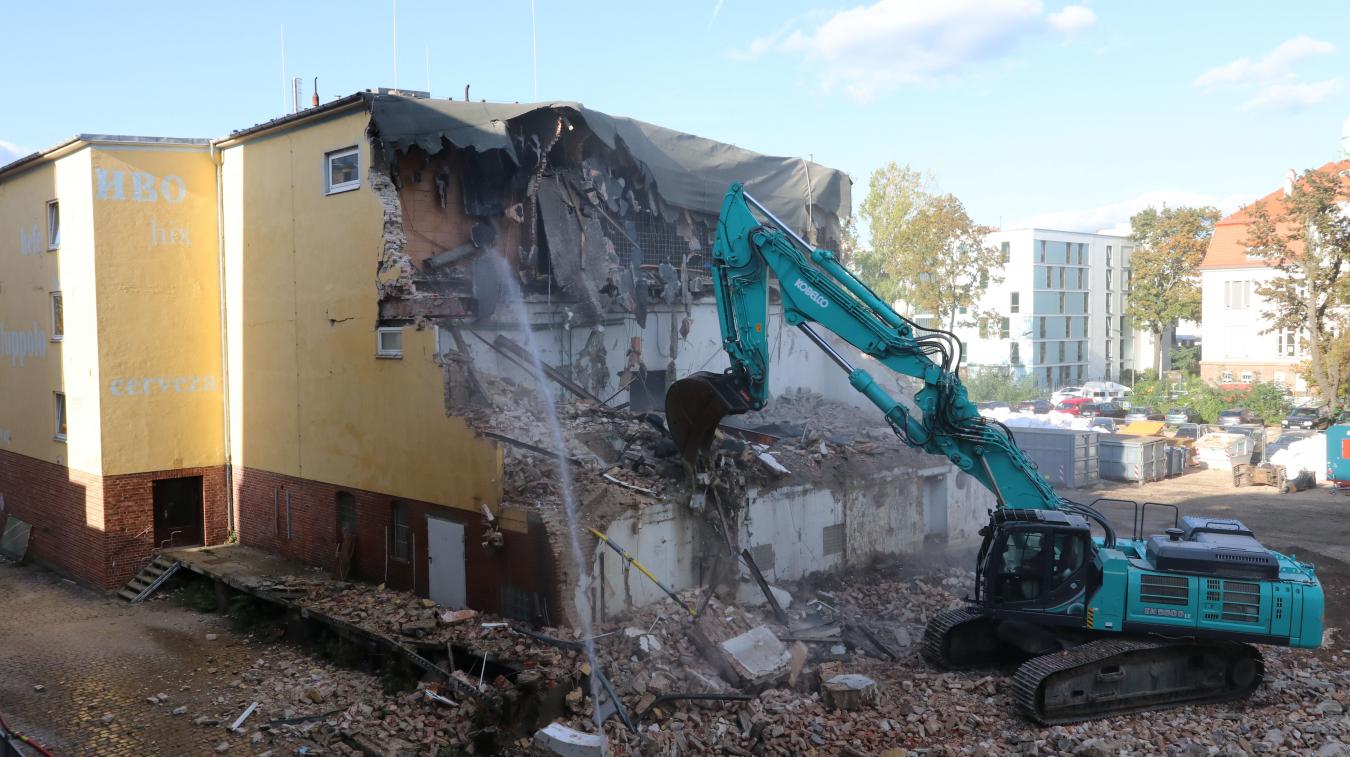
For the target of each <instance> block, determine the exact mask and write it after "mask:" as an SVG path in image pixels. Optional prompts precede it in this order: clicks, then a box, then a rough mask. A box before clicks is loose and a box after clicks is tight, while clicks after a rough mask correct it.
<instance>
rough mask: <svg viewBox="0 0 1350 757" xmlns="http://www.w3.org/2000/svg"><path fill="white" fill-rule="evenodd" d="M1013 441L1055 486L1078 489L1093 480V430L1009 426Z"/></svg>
mask: <svg viewBox="0 0 1350 757" xmlns="http://www.w3.org/2000/svg"><path fill="white" fill-rule="evenodd" d="M1010 430H1011V431H1012V434H1013V440H1014V441H1016V442H1017V446H1018V447H1020V448H1021V449H1022V452H1023V453H1025V454H1026V456H1027V457H1029V458H1031V461H1032V462H1034V463H1035V464H1036V468H1037V469H1039V470H1040V472H1041V475H1042V476H1044V477H1045V480H1047V481H1049V482H1050V483H1052V484H1054V485H1056V486H1066V487H1069V488H1070V489H1082V488H1084V487H1088V486H1092V485H1094V484H1096V483H1097V480H1098V473H1097V437H1099V436H1104V434H1100V433H1098V432H1096V431H1087V430H1080V429H1058V428H1012V429H1010Z"/></svg>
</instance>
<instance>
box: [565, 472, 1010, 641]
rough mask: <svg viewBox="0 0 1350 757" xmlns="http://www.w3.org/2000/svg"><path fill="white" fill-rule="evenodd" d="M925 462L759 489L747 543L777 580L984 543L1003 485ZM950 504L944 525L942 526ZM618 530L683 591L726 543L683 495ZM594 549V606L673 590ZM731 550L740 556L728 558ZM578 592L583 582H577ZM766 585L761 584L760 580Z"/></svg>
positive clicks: (628, 604) (606, 607)
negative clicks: (982, 534)
mask: <svg viewBox="0 0 1350 757" xmlns="http://www.w3.org/2000/svg"><path fill="white" fill-rule="evenodd" d="M933 462H934V464H933V466H931V467H929V468H924V469H921V470H915V469H912V468H909V467H904V466H900V467H895V468H893V469H882V470H880V471H871V472H869V473H868V474H867V475H862V474H858V475H851V474H849V473H841V475H840V476H839V477H838V478H837V480H834V481H832V482H829V483H797V484H790V485H782V486H776V487H763V488H759V489H753V490H751V491H750V492H749V497H750V499H749V504H748V507H747V510H746V513H745V515H744V517H743V519H742V524H741V535H740V543H741V544H742V545H743V546H744V547H745V548H747V549H749V550H750V552H751V554H752V555H754V556H755V560H756V562H757V563H758V564H759V566H760V569H761V570H762V571H763V573H764V575H765V577H766V578H767V579H768V580H769V581H770V582H775V581H793V580H797V579H800V578H803V577H805V576H807V575H810V574H812V573H817V572H825V573H829V572H837V571H841V570H848V569H853V568H859V567H862V566H865V565H866V564H867V563H868V562H870V561H872V560H875V559H878V558H886V557H895V556H899V555H913V554H917V553H920V552H923V551H924V550H928V549H953V548H967V547H970V546H973V545H974V544H976V543H978V540H979V529H980V528H981V527H982V526H984V525H985V524H986V523H987V522H988V516H987V512H988V510H989V509H991V508H993V506H994V500H993V495H992V494H990V493H989V492H988V491H987V490H986V489H984V488H983V487H981V486H979V485H978V484H977V483H975V481H974V480H973V479H971V478H970V477H969V476H966V475H965V474H963V473H960V472H959V471H957V470H956V469H955V467H953V466H952V465H950V464H948V463H945V462H943V461H942V460H940V459H938V458H934V459H933ZM934 512H941V514H942V523H943V524H944V525H943V531H942V532H941V533H932V532H931V531H930V528H929V524H930V523H932V514H933V513H934ZM608 534H609V535H610V537H611V538H613V539H614V540H615V541H616V542H618V543H619V544H620V545H622V546H623V547H624V548H625V549H627V550H628V551H629V553H631V554H632V555H633V556H634V557H635V558H637V560H638V561H639V562H641V563H642V564H643V565H645V566H646V567H647V568H648V569H650V570H651V571H652V572H653V573H654V574H655V575H656V576H657V577H658V578H659V579H661V581H663V582H664V583H666V585H668V586H670V587H671V588H672V589H674V590H676V591H683V590H686V589H691V588H694V587H698V586H701V585H703V584H704V583H705V582H706V574H707V573H710V572H711V571H712V564H713V560H714V559H715V557H714V556H715V555H716V554H718V553H719V552H721V553H723V554H725V552H726V548H725V546H724V545H723V544H722V543H721V542H720V541H718V537H716V535H715V534H713V533H712V532H710V531H708V530H707V529H706V527H705V526H704V522H703V520H702V518H701V516H699V515H697V514H695V513H693V512H691V511H690V510H689V509H688V507H687V506H686V505H685V504H684V503H683V502H679V503H676V502H663V503H652V504H650V505H648V506H645V507H643V508H641V509H639V510H637V511H636V512H633V513H631V514H629V515H625V516H624V517H622V518H619V519H617V520H615V521H614V522H612V523H611V524H610V525H609V528H608ZM602 551H603V550H599V549H597V550H596V552H595V553H594V555H593V556H592V558H591V563H590V565H591V576H592V584H593V589H592V597H591V600H592V601H591V606H592V609H593V612H594V613H595V614H596V616H597V617H601V616H602V614H603V616H615V615H620V614H622V613H624V612H627V611H629V610H631V609H633V608H635V607H640V606H642V605H645V604H649V603H652V602H657V601H660V600H661V599H663V598H664V597H665V594H664V593H662V592H661V590H660V589H658V588H656V586H655V585H654V584H652V582H651V581H649V580H648V579H647V578H646V577H645V576H643V575H642V574H641V573H640V572H639V571H637V570H636V569H633V568H631V567H629V566H627V565H625V564H624V563H623V561H622V560H620V559H618V558H617V557H616V556H615V555H614V554H613V553H608V554H606V555H605V556H604V558H603V559H602V558H601V556H600V555H601V552H602ZM724 559H726V560H729V559H730V558H724ZM572 590H573V593H574V594H575V593H577V592H578V591H579V588H578V587H577V586H573V589H572ZM756 592H757V590H756Z"/></svg>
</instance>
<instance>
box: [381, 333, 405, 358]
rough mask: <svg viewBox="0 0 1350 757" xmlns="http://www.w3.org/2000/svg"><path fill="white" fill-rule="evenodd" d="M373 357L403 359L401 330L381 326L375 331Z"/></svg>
mask: <svg viewBox="0 0 1350 757" xmlns="http://www.w3.org/2000/svg"><path fill="white" fill-rule="evenodd" d="M375 357H387V358H401V357H403V328H402V327H401V326H382V327H380V328H378V329H375Z"/></svg>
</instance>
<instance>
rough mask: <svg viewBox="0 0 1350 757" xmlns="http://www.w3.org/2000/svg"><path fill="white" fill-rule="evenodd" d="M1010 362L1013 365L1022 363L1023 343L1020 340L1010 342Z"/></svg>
mask: <svg viewBox="0 0 1350 757" xmlns="http://www.w3.org/2000/svg"><path fill="white" fill-rule="evenodd" d="M1008 362H1009V363H1011V364H1012V365H1021V364H1022V344H1021V343H1020V342H1009V343H1008Z"/></svg>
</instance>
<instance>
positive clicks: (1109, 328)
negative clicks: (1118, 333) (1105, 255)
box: [1106, 271, 1115, 333]
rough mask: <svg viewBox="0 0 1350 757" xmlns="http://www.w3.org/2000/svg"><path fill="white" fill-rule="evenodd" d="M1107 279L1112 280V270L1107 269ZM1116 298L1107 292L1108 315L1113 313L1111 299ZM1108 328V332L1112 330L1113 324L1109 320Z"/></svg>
mask: <svg viewBox="0 0 1350 757" xmlns="http://www.w3.org/2000/svg"><path fill="white" fill-rule="evenodd" d="M1106 279H1107V281H1108V282H1109V281H1110V280H1111V272H1110V271H1107V272H1106ZM1107 286H1108V287H1109V286H1110V284H1109V283H1108V284H1107ZM1114 299H1115V297H1113V296H1112V295H1111V293H1110V292H1107V293H1106V314H1107V315H1111V300H1114ZM1106 329H1107V332H1108V333H1109V332H1110V330H1111V324H1110V323H1109V322H1108V323H1107V324H1106Z"/></svg>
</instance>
